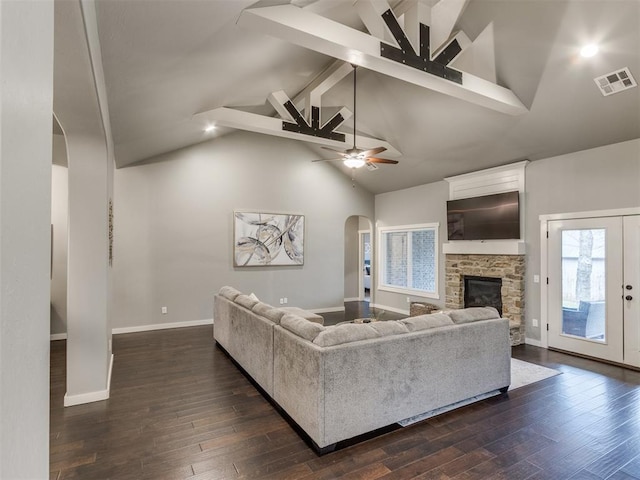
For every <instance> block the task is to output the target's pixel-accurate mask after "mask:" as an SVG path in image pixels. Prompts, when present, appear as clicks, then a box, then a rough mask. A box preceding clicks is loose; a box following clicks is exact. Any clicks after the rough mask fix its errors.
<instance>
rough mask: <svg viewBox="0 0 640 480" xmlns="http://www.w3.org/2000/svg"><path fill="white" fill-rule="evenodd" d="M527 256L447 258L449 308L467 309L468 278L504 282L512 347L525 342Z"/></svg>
mask: <svg viewBox="0 0 640 480" xmlns="http://www.w3.org/2000/svg"><path fill="white" fill-rule="evenodd" d="M524 269H525V257H524V255H484V254H483V255H477V254H447V255H446V267H445V275H446V288H445V290H446V292H445V301H446V308H451V309H454V308H463V306H464V276H465V275H473V276H477V277H494V278H501V279H502V289H501V293H502V316H503V317H504V318H508V319H509V324H510V327H511V328H510V331H511V345H520V344H521V343H523V342H524Z"/></svg>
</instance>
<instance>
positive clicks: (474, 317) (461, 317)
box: [447, 307, 500, 324]
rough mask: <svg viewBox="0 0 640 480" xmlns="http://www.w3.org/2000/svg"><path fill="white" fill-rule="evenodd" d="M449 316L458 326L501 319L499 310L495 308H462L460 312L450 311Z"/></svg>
mask: <svg viewBox="0 0 640 480" xmlns="http://www.w3.org/2000/svg"><path fill="white" fill-rule="evenodd" d="M447 315H449V316H450V317H451V320H453V323H458V324H460V323H469V322H477V321H478V320H489V319H492V318H500V314H499V313H498V310H496V309H495V308H493V307H470V308H461V309H460V310H450V311H449V312H447Z"/></svg>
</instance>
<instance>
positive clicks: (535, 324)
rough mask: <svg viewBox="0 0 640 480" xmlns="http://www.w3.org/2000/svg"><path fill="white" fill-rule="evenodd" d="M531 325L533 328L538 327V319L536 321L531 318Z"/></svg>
mask: <svg viewBox="0 0 640 480" xmlns="http://www.w3.org/2000/svg"><path fill="white" fill-rule="evenodd" d="M531 324H532V325H533V326H534V327H537V326H538V319H537V318H532V319H531Z"/></svg>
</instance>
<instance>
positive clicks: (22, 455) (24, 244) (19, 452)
mask: <svg viewBox="0 0 640 480" xmlns="http://www.w3.org/2000/svg"><path fill="white" fill-rule="evenodd" d="M52 45H53V2H6V1H2V2H0V78H1V79H2V86H1V88H0V219H1V220H2V223H1V224H0V478H2V479H7V480H8V479H12V480H18V479H46V478H49V434H48V430H49V291H50V281H49V276H50V268H51V267H50V248H51V247H50V239H51V212H50V208H51V128H52V121H51V112H52V103H53V80H52V79H53V49H52Z"/></svg>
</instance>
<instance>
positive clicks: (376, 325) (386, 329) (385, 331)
mask: <svg viewBox="0 0 640 480" xmlns="http://www.w3.org/2000/svg"><path fill="white" fill-rule="evenodd" d="M369 326H370V327H371V328H373V329H374V330H375V331H376V332H378V336H380V337H386V336H388V335H402V334H403V333H409V329H408V328H407V326H406V325H404V324H403V323H401V322H398V321H395V320H387V321H384V322H372V323H370V324H369Z"/></svg>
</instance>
